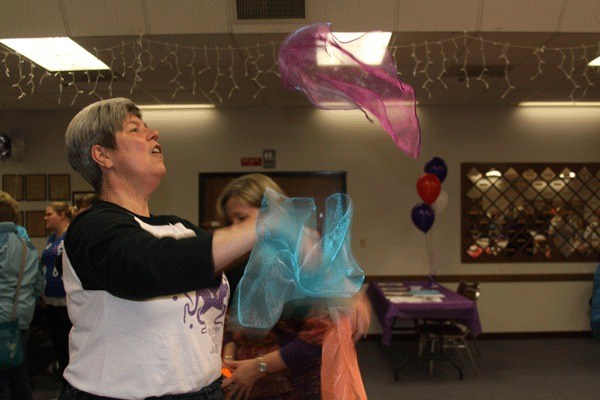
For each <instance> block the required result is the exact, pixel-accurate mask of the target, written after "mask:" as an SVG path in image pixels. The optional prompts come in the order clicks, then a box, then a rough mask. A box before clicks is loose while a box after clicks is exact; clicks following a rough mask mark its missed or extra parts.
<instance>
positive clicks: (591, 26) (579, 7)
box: [560, 0, 600, 33]
mask: <svg viewBox="0 0 600 400" xmlns="http://www.w3.org/2000/svg"><path fill="white" fill-rule="evenodd" d="M598 27H600V1H598V0H569V1H567V5H566V7H565V13H564V17H563V21H562V25H561V29H560V30H561V31H563V32H592V33H598Z"/></svg>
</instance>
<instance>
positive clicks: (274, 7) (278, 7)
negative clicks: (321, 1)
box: [236, 0, 306, 21]
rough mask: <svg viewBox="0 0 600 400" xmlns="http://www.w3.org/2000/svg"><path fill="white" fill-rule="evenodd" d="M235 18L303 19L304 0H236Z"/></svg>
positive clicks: (243, 19)
mask: <svg viewBox="0 0 600 400" xmlns="http://www.w3.org/2000/svg"><path fill="white" fill-rule="evenodd" d="M236 3H237V19H238V20H241V21H248V20H264V19H284V20H285V19H304V18H306V12H305V4H304V3H305V1H304V0H236Z"/></svg>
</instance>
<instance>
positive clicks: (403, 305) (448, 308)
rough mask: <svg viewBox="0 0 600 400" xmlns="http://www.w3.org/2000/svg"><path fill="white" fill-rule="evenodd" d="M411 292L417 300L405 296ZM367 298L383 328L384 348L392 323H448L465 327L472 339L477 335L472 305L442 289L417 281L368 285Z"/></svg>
mask: <svg viewBox="0 0 600 400" xmlns="http://www.w3.org/2000/svg"><path fill="white" fill-rule="evenodd" d="M411 289H412V292H413V293H415V294H417V293H418V295H417V296H416V297H421V298H420V299H413V298H412V297H413V296H407V295H408V294H409V293H410V292H411ZM435 292H437V293H435ZM428 293H431V297H428ZM367 294H368V296H369V299H370V300H371V304H372V305H373V310H374V311H375V314H376V315H377V318H378V319H379V322H380V323H381V326H382V328H383V333H382V336H381V342H382V343H383V344H385V345H387V346H389V345H390V342H391V340H392V328H393V326H394V321H395V320H396V319H408V320H411V319H412V320H415V319H452V320H457V321H458V322H461V323H463V324H465V325H466V326H467V327H468V328H469V329H470V330H471V332H472V334H473V335H474V336H477V335H479V334H480V333H481V323H480V322H479V314H478V312H477V306H476V304H475V302H474V301H473V300H471V299H468V298H466V297H463V296H461V295H459V294H458V293H456V292H454V291H452V290H450V289H448V288H447V287H445V286H443V285H440V284H435V287H430V285H429V283H428V282H419V281H405V282H371V283H370V284H369V287H368V288H367ZM412 300H417V301H412Z"/></svg>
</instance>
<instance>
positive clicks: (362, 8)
mask: <svg viewBox="0 0 600 400" xmlns="http://www.w3.org/2000/svg"><path fill="white" fill-rule="evenodd" d="M395 7H396V1H395V0H369V1H364V0H330V1H315V2H314V3H313V13H312V14H313V18H312V19H313V21H315V22H331V24H332V30H333V31H337V32H368V31H374V30H381V31H394V30H395V29H394V28H395V22H396V21H395V14H396V13H395Z"/></svg>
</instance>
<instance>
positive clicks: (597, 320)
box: [590, 264, 600, 339]
mask: <svg viewBox="0 0 600 400" xmlns="http://www.w3.org/2000/svg"><path fill="white" fill-rule="evenodd" d="M590 327H591V328H592V333H593V334H594V336H596V338H598V339H600V264H598V267H597V268H596V273H595V274H594V288H593V289H592V315H591V316H590Z"/></svg>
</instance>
